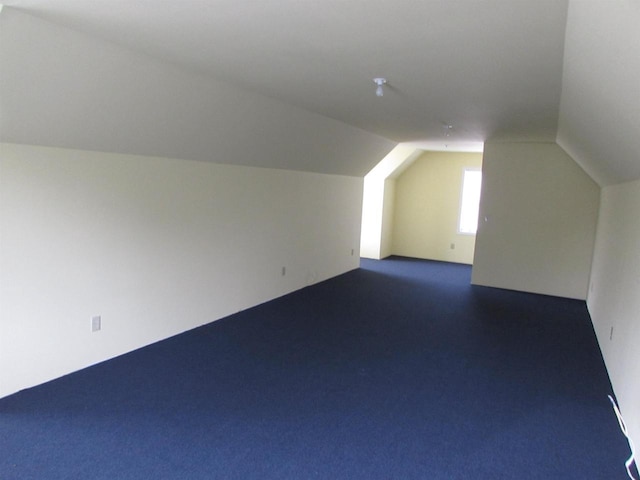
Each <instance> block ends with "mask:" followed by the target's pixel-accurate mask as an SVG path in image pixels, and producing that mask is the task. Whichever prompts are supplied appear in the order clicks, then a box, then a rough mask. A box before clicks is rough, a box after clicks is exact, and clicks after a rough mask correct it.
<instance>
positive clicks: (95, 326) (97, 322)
mask: <svg viewBox="0 0 640 480" xmlns="http://www.w3.org/2000/svg"><path fill="white" fill-rule="evenodd" d="M99 330H102V317H100V316H99V315H96V316H95V317H91V331H92V332H97V331H99Z"/></svg>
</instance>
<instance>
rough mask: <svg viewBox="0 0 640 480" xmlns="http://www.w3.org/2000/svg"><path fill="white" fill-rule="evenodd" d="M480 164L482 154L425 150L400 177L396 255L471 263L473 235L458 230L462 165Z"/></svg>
mask: <svg viewBox="0 0 640 480" xmlns="http://www.w3.org/2000/svg"><path fill="white" fill-rule="evenodd" d="M481 165H482V154H481V153H460V152H424V153H423V154H422V156H420V157H419V158H418V159H417V160H416V161H415V162H413V164H412V165H411V166H410V167H409V168H407V170H405V171H404V172H403V173H402V175H400V176H399V177H398V179H397V180H396V186H395V187H396V188H395V212H394V225H393V253H394V254H396V255H402V256H406V257H415V258H427V259H431V260H440V261H445V262H457V263H466V264H471V263H473V252H474V245H475V235H464V234H460V233H458V219H459V213H460V201H461V198H462V178H463V174H464V170H465V168H467V167H470V168H480V167H481ZM451 244H453V245H454V248H453V249H452V248H451Z"/></svg>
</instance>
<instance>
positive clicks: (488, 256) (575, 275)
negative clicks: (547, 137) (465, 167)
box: [472, 143, 600, 299]
mask: <svg viewBox="0 0 640 480" xmlns="http://www.w3.org/2000/svg"><path fill="white" fill-rule="evenodd" d="M482 170H483V179H482V181H483V188H482V199H481V201H480V222H479V226H478V234H477V241H476V254H475V262H474V268H473V274H472V283H474V284H477V285H487V286H491V287H500V288H508V289H513V290H521V291H526V292H533V293H542V294H548V295H557V296H561V297H569V298H579V299H585V298H586V294H587V284H588V281H589V273H590V269H591V259H592V254H593V244H594V237H595V231H596V222H597V218H598V204H599V196H600V189H599V187H598V186H597V185H596V183H595V182H594V181H593V180H592V179H591V178H590V177H589V176H588V175H587V174H586V173H585V172H584V171H583V170H582V169H581V168H580V167H579V166H578V165H577V164H576V163H575V162H574V161H573V160H572V159H571V158H570V157H569V156H568V155H567V154H566V153H565V152H564V151H563V150H562V149H561V148H560V147H558V146H557V145H556V144H554V143H493V144H491V143H488V144H485V150H484V158H483V167H482ZM485 218H486V221H485Z"/></svg>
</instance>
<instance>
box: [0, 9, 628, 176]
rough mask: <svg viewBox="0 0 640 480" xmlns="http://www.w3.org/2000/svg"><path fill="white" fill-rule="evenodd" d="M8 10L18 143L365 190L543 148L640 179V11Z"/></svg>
mask: <svg viewBox="0 0 640 480" xmlns="http://www.w3.org/2000/svg"><path fill="white" fill-rule="evenodd" d="M0 1H2V0H0ZM4 3H5V5H7V6H8V8H5V9H4V11H3V12H2V15H1V18H0V20H1V21H2V29H0V36H1V37H2V38H1V39H2V41H1V42H0V56H1V57H0V60H1V61H2V68H1V69H0V109H1V110H2V115H0V138H1V139H2V141H8V142H14V143H28V144H35V145H49V146H60V147H69V148H79V149H87V150H105V151H114V152H120V153H134V154H135V153H138V154H144V155H156V156H168V157H172V158H186V159H194V160H205V161H216V162H220V163H227V162H228V163H237V164H245V165H255V166H266V167H273V168H291V169H298V170H306V171H315V172H321V173H332V174H344V175H356V176H360V175H364V174H366V173H367V172H368V171H369V170H370V169H371V168H372V167H373V166H374V165H375V164H376V162H377V161H379V160H380V159H381V158H382V157H384V156H385V155H386V154H387V153H388V152H389V151H390V150H391V149H392V148H393V147H394V146H395V145H396V144H397V143H400V142H406V143H407V144H410V145H412V146H415V147H418V148H423V149H447V148H448V149H449V150H479V148H481V145H482V142H485V141H487V140H491V141H543V142H557V143H558V144H559V145H560V146H561V147H562V148H563V149H564V150H565V151H567V152H568V153H569V154H570V155H571V156H572V157H573V158H574V160H576V162H578V163H579V164H580V165H581V166H582V167H583V168H584V169H585V170H586V171H587V172H588V173H589V174H590V175H591V176H592V178H594V179H595V180H596V181H597V182H598V183H599V184H600V185H608V184H613V183H619V182H623V181H629V180H635V179H638V178H640V156H639V155H638V152H640V100H639V99H640V95H639V93H640V89H639V87H638V85H640V55H638V52H640V28H638V25H639V24H640V0H607V1H604V0H179V1H171V2H170V1H168V0H135V1H133V0H5V1H4ZM379 76H383V77H386V78H387V79H388V86H387V87H386V88H385V95H384V97H382V98H378V97H376V96H375V85H374V83H373V78H374V77H379ZM446 125H453V128H452V129H449V128H446ZM447 131H449V132H450V135H449V136H446V135H445V133H446V132H447Z"/></svg>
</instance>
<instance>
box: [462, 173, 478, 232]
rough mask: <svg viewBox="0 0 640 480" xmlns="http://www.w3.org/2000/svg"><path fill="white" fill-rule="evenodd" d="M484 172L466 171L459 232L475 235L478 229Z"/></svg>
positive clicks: (463, 181)
mask: <svg viewBox="0 0 640 480" xmlns="http://www.w3.org/2000/svg"><path fill="white" fill-rule="evenodd" d="M481 186H482V172H481V171H480V170H471V169H468V170H465V171H464V177H463V179H462V200H461V202H460V222H459V224H458V231H459V232H460V233H466V234H469V235H475V234H476V230H477V229H478V210H479V208H480V188H481Z"/></svg>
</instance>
